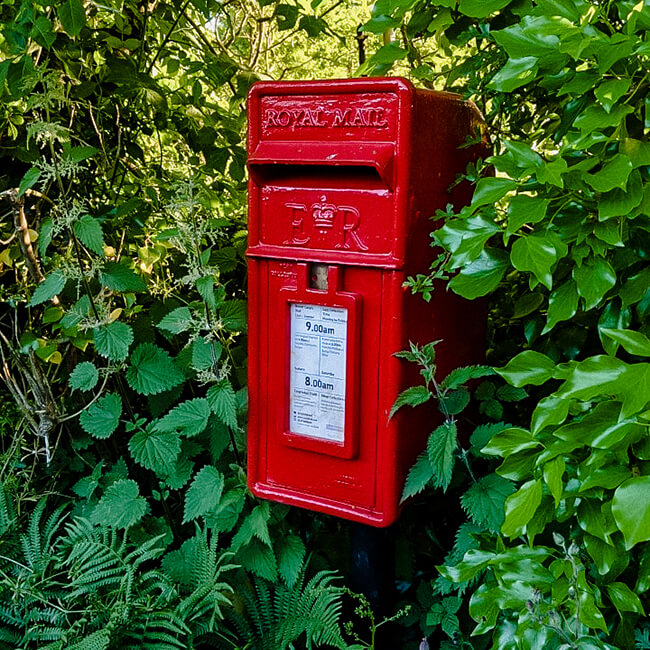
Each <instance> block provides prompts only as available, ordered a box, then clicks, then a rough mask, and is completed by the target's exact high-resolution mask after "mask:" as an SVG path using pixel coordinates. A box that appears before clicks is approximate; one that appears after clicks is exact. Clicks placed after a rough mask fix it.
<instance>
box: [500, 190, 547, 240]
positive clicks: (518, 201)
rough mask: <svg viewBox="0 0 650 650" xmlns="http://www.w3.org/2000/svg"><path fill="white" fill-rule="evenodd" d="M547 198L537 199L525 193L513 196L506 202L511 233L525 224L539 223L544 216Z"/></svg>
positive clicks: (509, 231)
mask: <svg viewBox="0 0 650 650" xmlns="http://www.w3.org/2000/svg"><path fill="white" fill-rule="evenodd" d="M549 203H550V200H549V199H538V198H536V197H532V196H526V195H525V194H518V195H517V196H513V197H512V199H511V200H510V201H509V203H508V229H507V231H506V232H507V233H508V234H512V233H514V232H516V231H517V230H519V228H521V227H522V226H523V225H525V224H534V223H539V222H540V221H541V220H542V219H543V218H544V217H545V216H546V210H547V209H548V205H549Z"/></svg>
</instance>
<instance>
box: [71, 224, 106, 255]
mask: <svg viewBox="0 0 650 650" xmlns="http://www.w3.org/2000/svg"><path fill="white" fill-rule="evenodd" d="M74 233H75V235H76V236H77V237H78V238H79V239H80V240H81V243H82V244H83V245H84V246H85V247H86V248H88V249H90V250H91V251H92V252H93V253H97V255H103V254H104V233H103V232H102V227H101V225H100V223H99V221H97V219H94V218H93V217H91V216H90V215H89V214H85V215H84V216H83V217H81V218H80V219H79V221H76V222H75V224H74Z"/></svg>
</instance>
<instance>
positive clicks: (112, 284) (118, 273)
mask: <svg viewBox="0 0 650 650" xmlns="http://www.w3.org/2000/svg"><path fill="white" fill-rule="evenodd" d="M99 279H100V281H101V283H102V284H103V285H104V286H105V287H106V288H107V289H111V290H112V291H144V290H145V289H146V288H147V285H146V284H145V283H144V281H143V280H142V278H139V277H138V276H137V275H136V274H135V273H134V272H133V271H132V270H131V269H130V268H129V267H128V266H125V265H124V264H120V263H118V262H106V263H105V264H104V268H103V269H102V270H101V271H100V272H99Z"/></svg>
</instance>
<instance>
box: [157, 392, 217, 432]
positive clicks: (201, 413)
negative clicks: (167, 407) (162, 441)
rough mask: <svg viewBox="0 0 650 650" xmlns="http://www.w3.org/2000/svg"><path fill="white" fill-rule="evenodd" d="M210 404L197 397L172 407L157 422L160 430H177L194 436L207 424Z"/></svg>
mask: <svg viewBox="0 0 650 650" xmlns="http://www.w3.org/2000/svg"><path fill="white" fill-rule="evenodd" d="M209 417H210V404H209V402H208V400H206V399H204V398H201V397H197V398H196V399H192V400H188V401H187V402H183V403H182V404H179V405H178V406H176V407H175V408H173V409H172V410H171V411H170V412H169V413H168V414H167V415H166V416H165V417H164V418H162V419H161V420H160V421H159V422H158V429H159V430H160V431H179V432H180V433H182V434H183V435H186V436H196V435H198V434H199V433H201V432H202V431H204V430H205V428H206V427H207V426H208V419H209Z"/></svg>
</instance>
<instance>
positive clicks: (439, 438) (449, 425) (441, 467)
mask: <svg viewBox="0 0 650 650" xmlns="http://www.w3.org/2000/svg"><path fill="white" fill-rule="evenodd" d="M457 448H458V432H457V430H456V423H455V422H444V423H443V424H441V425H440V426H439V427H436V429H434V430H433V431H432V433H431V435H430V436H429V442H428V443H427V454H428V456H429V463H430V465H431V468H432V470H433V481H432V483H433V485H434V487H440V488H442V489H443V490H446V489H447V488H448V487H449V483H451V476H452V472H453V469H454V461H455V456H454V454H455V453H456V449H457Z"/></svg>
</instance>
